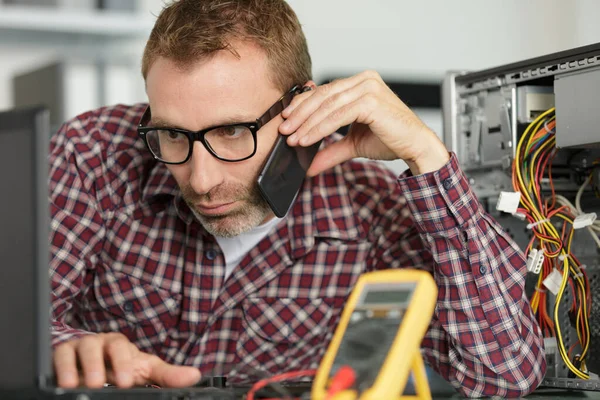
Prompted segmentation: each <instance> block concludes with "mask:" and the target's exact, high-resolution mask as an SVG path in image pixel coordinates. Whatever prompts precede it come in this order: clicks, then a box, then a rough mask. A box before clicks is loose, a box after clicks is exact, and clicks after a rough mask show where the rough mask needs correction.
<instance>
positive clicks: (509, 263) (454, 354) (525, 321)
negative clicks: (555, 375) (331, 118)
mask: <svg viewBox="0 0 600 400" xmlns="http://www.w3.org/2000/svg"><path fill="white" fill-rule="evenodd" d="M399 183H400V185H401V186H402V187H403V193H404V194H405V196H406V199H407V205H408V207H409V208H410V210H411V213H412V215H413V219H414V221H415V227H416V229H417V231H418V232H419V235H420V236H421V239H422V241H423V243H424V249H426V250H428V252H429V253H430V255H431V264H432V266H433V270H432V271H433V272H432V273H433V276H434V278H435V280H436V282H437V284H438V288H439V292H438V302H437V306H436V311H435V316H434V321H433V322H432V327H431V329H430V331H429V332H428V335H427V337H426V338H425V340H424V342H423V345H424V348H425V349H424V352H425V354H426V356H427V358H428V361H430V363H431V364H432V365H434V366H436V367H437V369H438V370H439V371H440V372H441V373H442V375H443V376H444V377H445V378H446V379H448V380H449V381H451V382H453V383H454V384H455V385H456V386H460V389H461V391H462V392H463V393H464V394H465V395H468V396H491V395H497V396H503V397H518V396H521V395H524V394H526V393H528V392H530V391H531V390H533V389H534V388H535V387H537V385H538V384H539V382H540V381H541V379H542V377H543V374H544V371H545V359H544V352H543V346H542V338H541V334H540V330H539V327H538V326H537V323H536V322H535V320H534V318H533V315H532V312H531V308H530V306H529V303H528V301H527V299H526V298H525V295H524V280H525V270H526V268H525V261H524V258H523V255H522V253H521V251H520V250H519V249H518V247H517V246H516V244H515V243H514V242H512V241H511V239H510V238H508V237H507V235H506V234H505V233H504V232H503V231H502V229H501V228H500V226H499V225H498V224H497V223H496V222H495V221H494V220H493V219H492V218H491V217H490V216H489V215H487V214H485V213H484V212H483V210H482V207H481V205H480V204H479V202H478V201H477V199H476V198H475V196H474V194H473V193H472V192H471V190H470V188H469V186H468V183H467V181H466V178H465V177H464V174H463V173H462V171H460V169H459V168H458V165H457V163H456V159H455V158H453V159H452V160H451V162H450V163H449V164H447V165H446V166H444V167H443V168H441V169H440V170H439V171H435V172H432V173H429V174H425V175H420V176H412V177H406V178H404V179H400V180H399Z"/></svg>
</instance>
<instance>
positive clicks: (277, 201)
mask: <svg viewBox="0 0 600 400" xmlns="http://www.w3.org/2000/svg"><path fill="white" fill-rule="evenodd" d="M286 139H287V136H283V135H279V137H278V138H277V142H276V143H275V146H274V147H273V150H271V153H270V154H269V157H268V158H267V161H266V162H265V165H264V167H263V169H262V170H261V172H260V174H259V175H258V188H259V189H260V193H261V194H262V196H263V198H264V199H265V200H266V201H267V203H269V206H270V207H271V210H273V213H275V215H276V216H277V217H279V218H282V217H284V216H285V215H286V214H287V212H288V211H289V210H290V208H291V206H292V204H293V203H294V200H295V199H296V196H297V195H298V192H299V191H300V187H301V186H302V182H304V178H305V177H306V171H307V170H308V167H310V164H311V163H312V160H313V159H314V158H315V155H316V154H317V152H318V151H319V146H320V145H321V142H322V141H323V140H319V141H318V142H317V143H315V144H313V145H312V146H308V147H303V146H295V147H291V146H289V145H288V144H287V140H286Z"/></svg>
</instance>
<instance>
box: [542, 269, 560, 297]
mask: <svg viewBox="0 0 600 400" xmlns="http://www.w3.org/2000/svg"><path fill="white" fill-rule="evenodd" d="M562 279H563V274H562V273H561V272H560V271H558V270H557V269H556V268H554V269H553V270H552V272H550V274H549V275H548V276H547V277H546V279H544V281H543V282H542V284H543V285H544V286H546V288H547V289H548V290H549V291H550V292H552V294H553V295H555V296H556V295H557V293H558V291H559V290H560V285H562Z"/></svg>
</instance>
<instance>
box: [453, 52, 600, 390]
mask: <svg viewBox="0 0 600 400" xmlns="http://www.w3.org/2000/svg"><path fill="white" fill-rule="evenodd" d="M551 107H555V115H556V119H555V124H556V126H555V129H554V131H555V133H554V134H555V146H554V147H555V148H557V149H558V151H557V153H556V155H555V157H554V160H553V162H552V171H551V175H550V174H548V175H546V176H544V177H542V178H541V180H540V187H541V190H542V192H543V193H545V194H549V193H550V179H549V177H550V176H551V177H552V183H553V185H554V188H555V191H556V193H560V194H561V195H563V196H565V197H567V198H569V199H571V200H573V199H574V197H575V196H576V194H577V192H578V190H579V189H580V188H581V186H582V183H583V181H584V180H586V179H588V185H587V187H586V189H585V190H584V191H583V192H582V196H581V205H582V207H581V208H582V209H583V210H584V211H585V212H586V213H592V212H596V213H597V214H600V198H599V197H598V192H597V189H598V188H599V187H600V165H598V160H599V159H600V43H598V44H594V45H589V46H584V47H580V48H576V49H571V50H567V51H563V52H559V53H555V54H551V55H547V56H543V57H538V58H534V59H530V60H526V61H522V62H516V63H512V64H509V65H504V66H500V67H496V68H491V69H487V70H484V71H477V72H462V71H461V72H457V71H452V72H448V73H447V74H446V77H445V79H444V83H443V86H442V108H443V124H444V141H445V144H446V146H447V147H448V149H450V150H451V151H453V152H455V153H456V154H457V156H458V159H459V161H460V163H461V165H462V167H463V169H464V170H465V172H466V174H467V176H468V177H469V180H470V183H471V185H472V187H473V189H474V191H475V193H476V195H477V196H478V197H479V199H480V201H481V202H482V204H483V205H484V207H485V209H486V211H488V212H489V213H490V214H492V215H493V216H494V217H495V218H496V219H497V220H498V222H499V223H500V224H501V225H502V226H503V227H504V228H505V229H506V230H507V231H508V232H509V234H510V235H511V236H512V237H513V239H514V240H515V241H516V242H517V243H518V244H519V245H520V246H521V248H522V249H525V248H526V247H527V245H528V243H529V239H530V238H531V230H529V229H527V228H526V225H527V221H521V220H519V219H518V218H515V216H514V215H512V214H509V213H505V212H501V211H497V209H496V206H497V202H498V198H499V194H500V192H501V191H507V192H512V191H514V189H513V185H512V180H511V175H512V173H513V172H512V168H513V162H514V160H515V154H516V147H517V144H518V142H519V140H520V139H521V136H522V135H523V134H524V131H525V129H526V127H527V126H528V125H529V124H530V123H531V122H532V120H534V119H535V118H536V117H537V116H539V115H540V113H543V112H544V111H545V110H547V109H549V108H551ZM594 188H595V189H596V193H594ZM572 253H573V254H576V255H577V257H578V258H579V261H580V262H581V264H584V265H585V266H586V271H587V275H588V280H589V287H590V289H591V290H590V292H591V302H592V307H591V311H589V325H590V340H589V345H588V347H589V350H588V355H587V357H586V364H585V365H586V366H587V369H588V370H589V372H590V373H591V374H590V375H591V377H592V378H591V379H589V380H586V379H582V378H577V377H575V375H574V374H573V373H572V372H571V371H570V370H569V369H568V368H567V366H566V364H565V362H564V361H563V359H562V357H561V356H560V354H559V352H558V351H557V349H556V347H555V346H556V345H555V342H553V341H552V339H547V340H545V344H546V353H547V356H546V357H547V363H548V368H547V373H546V376H545V379H544V382H543V383H542V385H543V386H550V387H572V388H581V389H588V390H600V380H597V379H596V378H597V377H596V376H595V375H594V374H598V373H600V246H599V245H598V244H596V242H595V241H594V240H593V239H592V236H591V235H590V234H589V233H588V232H587V229H577V230H574V239H573V241H572ZM536 283H537V276H536V275H535V274H533V273H528V276H527V279H526V291H527V293H528V296H530V295H532V294H533V291H534V286H535V285H536ZM571 296H572V292H571V291H570V290H566V291H565V292H564V295H563V298H562V300H561V301H560V302H559V309H558V316H559V317H558V319H559V322H560V326H561V327H562V336H563V339H564V343H565V346H566V348H570V347H571V346H572V345H573V344H574V343H575V342H576V341H577V334H576V330H575V329H574V327H573V324H572V323H571V320H572V313H571V314H570V313H569V310H570V304H571V300H572V297H571ZM547 303H550V304H548V309H549V310H553V304H556V303H555V297H553V296H552V295H548V300H547ZM573 351H574V352H577V351H581V349H578V348H577V346H576V345H575V346H574V350H573Z"/></svg>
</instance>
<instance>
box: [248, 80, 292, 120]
mask: <svg viewBox="0 0 600 400" xmlns="http://www.w3.org/2000/svg"><path fill="white" fill-rule="evenodd" d="M300 91H301V86H300V85H296V86H294V87H293V88H292V90H290V91H289V92H287V93H286V94H285V95H284V96H283V97H282V98H281V99H279V101H278V102H277V103H275V104H273V106H272V107H271V108H269V109H268V110H267V112H266V113H264V114H263V116H262V117H260V118H259V119H258V123H259V127H263V126H265V125H266V124H267V122H269V121H270V120H272V119H273V118H275V117H276V116H277V115H278V114H279V113H281V112H282V111H283V110H284V109H285V108H286V107H287V106H289V105H290V103H291V102H292V99H293V98H294V96H295V95H296V94H298V93H300Z"/></svg>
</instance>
